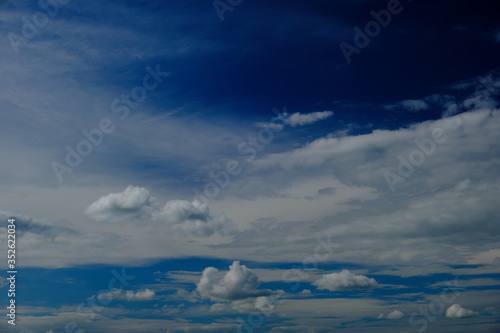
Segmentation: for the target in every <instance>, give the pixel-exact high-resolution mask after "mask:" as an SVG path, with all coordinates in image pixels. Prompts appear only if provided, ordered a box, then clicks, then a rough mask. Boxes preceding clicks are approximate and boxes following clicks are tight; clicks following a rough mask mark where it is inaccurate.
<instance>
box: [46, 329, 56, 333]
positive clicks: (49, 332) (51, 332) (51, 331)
mask: <svg viewBox="0 0 500 333" xmlns="http://www.w3.org/2000/svg"><path fill="white" fill-rule="evenodd" d="M45 333H54V331H53V330H52V329H50V330H48V331H47V332H45Z"/></svg>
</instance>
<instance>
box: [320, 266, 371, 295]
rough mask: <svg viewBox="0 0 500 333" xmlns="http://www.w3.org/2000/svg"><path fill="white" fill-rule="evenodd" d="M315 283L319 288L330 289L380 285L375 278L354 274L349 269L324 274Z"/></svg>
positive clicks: (340, 289) (369, 287) (341, 289)
mask: <svg viewBox="0 0 500 333" xmlns="http://www.w3.org/2000/svg"><path fill="white" fill-rule="evenodd" d="M313 285H315V286H317V287H318V289H328V290H330V291H343V290H357V289H372V288H377V287H378V286H379V284H378V283H377V281H375V279H373V278H369V277H367V276H364V275H357V274H353V273H351V272H349V271H348V270H347V269H343V270H342V271H341V272H340V273H331V274H323V276H322V277H321V278H320V279H318V280H317V281H316V282H314V283H313Z"/></svg>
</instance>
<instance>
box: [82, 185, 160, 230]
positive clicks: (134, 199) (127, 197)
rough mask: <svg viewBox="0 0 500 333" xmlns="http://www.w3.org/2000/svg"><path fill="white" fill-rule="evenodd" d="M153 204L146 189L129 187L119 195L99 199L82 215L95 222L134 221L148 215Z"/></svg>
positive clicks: (111, 194)
mask: <svg viewBox="0 0 500 333" xmlns="http://www.w3.org/2000/svg"><path fill="white" fill-rule="evenodd" d="M153 202H154V198H153V197H151V195H150V194H149V191H148V190H147V189H145V188H143V187H138V186H132V185H130V186H128V187H127V188H126V189H125V190H124V191H122V192H120V193H110V194H108V195H105V196H103V197H101V198H100V199H99V200H97V201H96V202H94V203H92V204H91V205H90V206H88V207H87V208H86V209H85V212H84V214H85V216H87V217H88V218H89V219H91V220H94V221H96V222H111V223H112V222H120V221H122V220H123V219H129V220H136V219H140V218H143V217H144V216H145V215H148V214H149V213H150V210H151V208H152V205H153Z"/></svg>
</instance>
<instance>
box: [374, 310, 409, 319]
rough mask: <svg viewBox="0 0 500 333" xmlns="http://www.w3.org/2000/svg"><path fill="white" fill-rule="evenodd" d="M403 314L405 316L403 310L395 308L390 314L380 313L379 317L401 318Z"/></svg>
mask: <svg viewBox="0 0 500 333" xmlns="http://www.w3.org/2000/svg"><path fill="white" fill-rule="evenodd" d="M403 316H404V314H403V312H401V311H399V310H394V311H391V312H389V313H388V314H384V313H381V314H379V315H378V317H377V319H399V318H401V317H403Z"/></svg>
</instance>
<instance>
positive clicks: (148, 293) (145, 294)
mask: <svg viewBox="0 0 500 333" xmlns="http://www.w3.org/2000/svg"><path fill="white" fill-rule="evenodd" d="M155 296H156V295H155V292H154V291H153V290H150V289H144V290H139V291H137V292H135V293H134V292H133V291H132V290H127V291H125V290H118V289H117V290H111V291H108V292H107V293H102V294H99V295H98V296H97V297H98V298H99V299H105V300H125V301H129V302H135V301H150V300H152V299H154V298H155Z"/></svg>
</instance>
